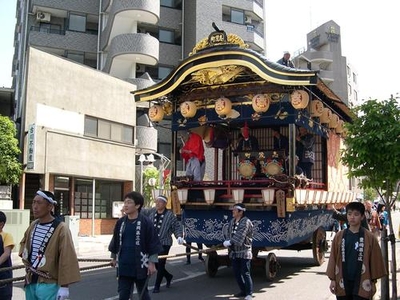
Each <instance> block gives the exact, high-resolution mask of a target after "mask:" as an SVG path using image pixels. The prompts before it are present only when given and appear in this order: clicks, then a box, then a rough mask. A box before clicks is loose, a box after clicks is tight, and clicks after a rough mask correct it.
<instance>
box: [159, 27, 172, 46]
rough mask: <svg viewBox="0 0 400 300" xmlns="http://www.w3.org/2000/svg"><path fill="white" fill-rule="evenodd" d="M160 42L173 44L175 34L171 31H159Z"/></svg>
mask: <svg viewBox="0 0 400 300" xmlns="http://www.w3.org/2000/svg"><path fill="white" fill-rule="evenodd" d="M158 34H159V36H158V39H159V40H160V42H164V43H170V44H173V43H174V42H175V33H174V31H172V30H165V29H160V30H159V32H158Z"/></svg>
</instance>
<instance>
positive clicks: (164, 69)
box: [158, 67, 172, 79]
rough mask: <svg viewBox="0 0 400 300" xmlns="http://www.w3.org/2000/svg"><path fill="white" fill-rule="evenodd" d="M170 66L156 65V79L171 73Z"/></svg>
mask: <svg viewBox="0 0 400 300" xmlns="http://www.w3.org/2000/svg"><path fill="white" fill-rule="evenodd" d="M171 71H172V68H169V67H158V79H164V78H165V77H167V76H168V75H169V73H171Z"/></svg>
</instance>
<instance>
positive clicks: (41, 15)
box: [36, 11, 51, 22]
mask: <svg viewBox="0 0 400 300" xmlns="http://www.w3.org/2000/svg"><path fill="white" fill-rule="evenodd" d="M50 19H51V14H49V13H47V12H42V11H38V13H37V14H36V20H38V21H39V22H50Z"/></svg>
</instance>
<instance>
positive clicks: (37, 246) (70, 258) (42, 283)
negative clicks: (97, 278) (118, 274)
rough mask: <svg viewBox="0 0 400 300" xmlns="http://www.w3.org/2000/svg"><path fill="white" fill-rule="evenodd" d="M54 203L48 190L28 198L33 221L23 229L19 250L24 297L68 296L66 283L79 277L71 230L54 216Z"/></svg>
mask: <svg viewBox="0 0 400 300" xmlns="http://www.w3.org/2000/svg"><path fill="white" fill-rule="evenodd" d="M55 205H57V202H56V201H55V200H54V195H53V193H52V192H49V191H37V192H36V195H35V198H33V201H32V212H33V216H34V218H35V221H33V222H32V223H31V225H30V226H29V228H28V229H27V230H26V231H25V234H24V237H23V239H22V241H21V243H20V252H19V256H20V257H22V262H23V263H24V265H25V268H26V276H25V296H26V299H27V300H38V299H57V300H65V299H68V298H69V288H68V287H69V285H70V284H71V283H74V282H77V281H79V280H80V279H81V275H80V271H79V264H78V258H77V257H76V253H75V248H74V243H73V241H72V237H71V232H70V230H69V229H68V227H67V225H66V224H65V223H64V222H61V221H60V220H58V219H57V218H55V217H54V215H53V213H52V211H53V210H54V207H55Z"/></svg>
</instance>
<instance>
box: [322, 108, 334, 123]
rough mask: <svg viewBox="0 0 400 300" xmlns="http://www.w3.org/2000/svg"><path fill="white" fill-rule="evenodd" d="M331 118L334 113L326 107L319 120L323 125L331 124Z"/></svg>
mask: <svg viewBox="0 0 400 300" xmlns="http://www.w3.org/2000/svg"><path fill="white" fill-rule="evenodd" d="M331 118H332V111H331V110H330V109H329V108H327V107H325V108H324V109H323V110H322V115H321V117H320V118H319V120H320V121H321V123H329V122H330V121H331Z"/></svg>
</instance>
